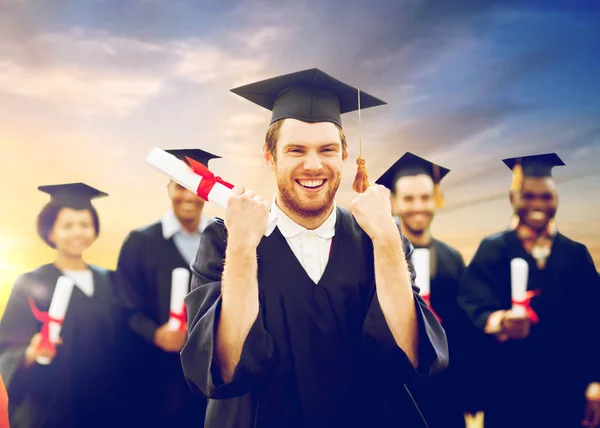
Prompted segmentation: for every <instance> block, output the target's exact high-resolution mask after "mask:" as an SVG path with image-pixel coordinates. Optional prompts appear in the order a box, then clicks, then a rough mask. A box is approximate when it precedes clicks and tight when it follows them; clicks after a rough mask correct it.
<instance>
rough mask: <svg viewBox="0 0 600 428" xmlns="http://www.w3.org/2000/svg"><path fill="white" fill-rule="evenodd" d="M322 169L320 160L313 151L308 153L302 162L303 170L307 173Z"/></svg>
mask: <svg viewBox="0 0 600 428" xmlns="http://www.w3.org/2000/svg"><path fill="white" fill-rule="evenodd" d="M322 168H323V164H322V162H321V158H319V155H318V154H317V153H316V152H314V151H309V152H308V154H307V155H306V159H305V160H304V169H305V170H307V171H319V170H321V169H322Z"/></svg>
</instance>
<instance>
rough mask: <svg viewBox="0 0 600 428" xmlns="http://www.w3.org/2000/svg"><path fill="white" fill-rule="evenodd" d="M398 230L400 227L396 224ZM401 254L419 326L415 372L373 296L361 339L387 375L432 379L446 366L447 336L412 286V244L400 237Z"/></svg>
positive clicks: (413, 271)
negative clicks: (417, 356)
mask: <svg viewBox="0 0 600 428" xmlns="http://www.w3.org/2000/svg"><path fill="white" fill-rule="evenodd" d="M396 224H397V226H398V229H399V230H400V224H399V222H398V221H397V223H396ZM400 236H401V237H402V243H403V249H404V254H405V256H406V261H407V263H408V270H409V273H410V279H411V284H412V289H413V299H414V304H415V309H416V313H417V322H418V337H419V345H418V355H419V365H418V367H417V368H416V369H415V368H414V367H413V366H412V363H411V362H410V360H409V359H408V356H407V355H406V353H405V352H404V351H403V350H402V349H401V348H400V347H399V346H398V344H397V343H396V339H394V336H393V334H392V332H391V330H390V328H389V326H388V324H387V322H386V320H385V316H384V314H383V311H382V310H381V306H380V304H379V300H378V298H377V293H376V292H375V290H374V292H373V295H372V297H371V303H370V306H369V309H368V311H367V316H366V318H365V322H364V324H363V337H364V342H365V345H366V347H367V349H371V350H375V361H376V364H377V363H382V367H383V368H384V370H385V371H386V372H388V373H389V370H392V371H395V372H397V371H398V370H401V371H403V372H405V373H404V374H403V376H402V377H403V378H406V377H410V376H415V375H416V376H433V375H436V374H438V373H440V372H441V371H443V370H444V369H445V368H446V367H447V366H448V342H447V339H446V333H445V332H444V329H443V328H442V326H441V324H440V323H439V321H438V320H437V318H436V316H435V315H434V314H433V312H431V310H430V309H429V307H428V306H427V303H425V301H424V300H423V299H422V298H421V296H420V295H419V289H418V287H417V286H416V285H415V278H416V272H415V269H414V266H413V264H412V261H411V255H412V252H413V249H414V248H413V246H412V244H411V243H410V242H409V241H408V239H406V237H404V235H402V233H401V232H400Z"/></svg>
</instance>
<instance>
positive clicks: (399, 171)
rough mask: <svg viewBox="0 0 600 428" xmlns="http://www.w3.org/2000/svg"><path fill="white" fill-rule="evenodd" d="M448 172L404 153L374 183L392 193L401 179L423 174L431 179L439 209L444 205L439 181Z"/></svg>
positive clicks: (409, 153) (441, 167) (413, 155)
mask: <svg viewBox="0 0 600 428" xmlns="http://www.w3.org/2000/svg"><path fill="white" fill-rule="evenodd" d="M449 172H450V170H449V169H448V168H444V167H443V166H440V165H437V164H435V163H433V162H431V161H428V160H427V159H423V158H422V157H420V156H417V155H415V154H414V153H411V152H406V153H405V154H404V155H402V157H401V158H400V159H398V160H397V161H396V162H395V163H394V164H393V165H392V166H391V167H390V168H389V169H388V170H387V171H386V172H384V173H383V175H382V176H381V177H379V178H378V179H377V181H376V183H377V184H381V185H382V186H385V187H387V188H388V189H390V190H391V191H392V192H395V191H396V182H397V181H398V179H400V178H402V177H408V176H412V175H419V174H425V175H428V176H429V177H431V179H432V180H433V183H434V185H435V198H436V203H437V206H438V207H439V208H441V207H442V206H443V205H444V199H443V197H442V194H441V191H440V181H442V179H443V178H444V177H445V176H446V174H448V173H449Z"/></svg>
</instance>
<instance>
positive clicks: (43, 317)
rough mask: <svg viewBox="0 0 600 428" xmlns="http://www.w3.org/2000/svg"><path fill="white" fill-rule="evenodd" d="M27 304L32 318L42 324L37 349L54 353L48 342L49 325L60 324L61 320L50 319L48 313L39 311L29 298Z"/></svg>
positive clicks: (54, 349) (51, 345) (52, 346)
mask: <svg viewBox="0 0 600 428" xmlns="http://www.w3.org/2000/svg"><path fill="white" fill-rule="evenodd" d="M27 302H28V303H29V307H30V308H31V312H33V316H34V317H35V318H36V319H37V320H38V321H39V322H41V323H42V330H41V331H40V334H41V335H42V340H40V343H39V345H38V347H39V349H49V350H51V351H52V352H54V351H56V348H55V347H54V344H53V343H52V342H50V323H51V322H55V323H57V324H62V322H63V320H60V319H54V318H51V317H50V315H48V312H43V311H40V310H39V309H38V308H37V306H36V305H35V303H34V301H33V299H32V298H31V297H28V298H27Z"/></svg>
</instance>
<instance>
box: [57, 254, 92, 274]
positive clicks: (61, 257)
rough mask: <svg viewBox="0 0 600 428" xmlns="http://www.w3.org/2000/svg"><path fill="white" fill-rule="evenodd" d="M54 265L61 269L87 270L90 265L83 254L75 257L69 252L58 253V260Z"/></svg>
mask: <svg viewBox="0 0 600 428" xmlns="http://www.w3.org/2000/svg"><path fill="white" fill-rule="evenodd" d="M54 266H56V267H57V268H58V269H59V270H87V269H88V266H87V264H86V263H85V262H84V261H83V258H82V257H81V256H78V257H73V256H71V255H69V254H65V253H60V252H58V253H57V254H56V260H55V261H54Z"/></svg>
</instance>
